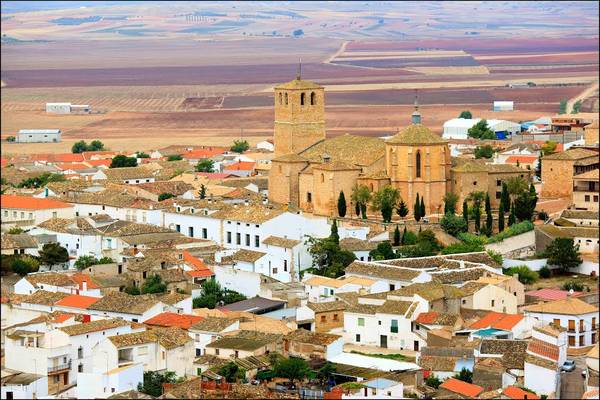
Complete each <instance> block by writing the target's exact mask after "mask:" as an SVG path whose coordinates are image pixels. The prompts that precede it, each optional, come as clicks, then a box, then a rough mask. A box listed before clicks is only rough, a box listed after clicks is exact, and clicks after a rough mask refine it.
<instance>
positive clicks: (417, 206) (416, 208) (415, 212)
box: [413, 193, 421, 222]
mask: <svg viewBox="0 0 600 400" xmlns="http://www.w3.org/2000/svg"><path fill="white" fill-rule="evenodd" d="M413 215H414V216H415V221H417V222H419V220H420V219H421V203H420V202H419V193H417V199H416V200H415V206H414V208H413Z"/></svg>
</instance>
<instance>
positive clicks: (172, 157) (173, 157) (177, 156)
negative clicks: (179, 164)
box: [167, 154, 183, 161]
mask: <svg viewBox="0 0 600 400" xmlns="http://www.w3.org/2000/svg"><path fill="white" fill-rule="evenodd" d="M181 160H183V157H182V156H181V154H173V155H170V156H169V157H167V161H181Z"/></svg>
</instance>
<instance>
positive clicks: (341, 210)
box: [337, 190, 346, 218]
mask: <svg viewBox="0 0 600 400" xmlns="http://www.w3.org/2000/svg"><path fill="white" fill-rule="evenodd" d="M337 209H338V215H339V216H340V217H341V218H344V217H345V216H346V196H344V191H343V190H342V191H340V195H339V197H338V203H337Z"/></svg>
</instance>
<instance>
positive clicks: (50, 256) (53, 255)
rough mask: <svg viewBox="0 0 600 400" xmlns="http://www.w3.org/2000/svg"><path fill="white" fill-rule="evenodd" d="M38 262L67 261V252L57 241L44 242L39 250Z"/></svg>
mask: <svg viewBox="0 0 600 400" xmlns="http://www.w3.org/2000/svg"><path fill="white" fill-rule="evenodd" d="M39 253H40V262H41V263H42V264H44V265H49V266H52V265H56V264H62V263H66V262H67V261H69V252H68V251H67V249H65V248H64V247H62V246H61V245H60V244H58V243H46V244H45V245H44V246H43V247H42V250H40V252H39Z"/></svg>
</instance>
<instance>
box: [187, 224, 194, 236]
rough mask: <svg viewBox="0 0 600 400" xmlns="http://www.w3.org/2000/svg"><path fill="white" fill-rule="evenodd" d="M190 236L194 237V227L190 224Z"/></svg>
mask: <svg viewBox="0 0 600 400" xmlns="http://www.w3.org/2000/svg"><path fill="white" fill-rule="evenodd" d="M188 236H189V237H194V227H193V226H190V227H189V228H188Z"/></svg>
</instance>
